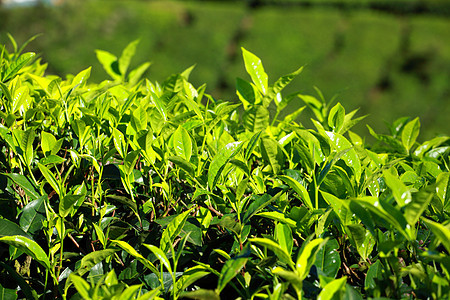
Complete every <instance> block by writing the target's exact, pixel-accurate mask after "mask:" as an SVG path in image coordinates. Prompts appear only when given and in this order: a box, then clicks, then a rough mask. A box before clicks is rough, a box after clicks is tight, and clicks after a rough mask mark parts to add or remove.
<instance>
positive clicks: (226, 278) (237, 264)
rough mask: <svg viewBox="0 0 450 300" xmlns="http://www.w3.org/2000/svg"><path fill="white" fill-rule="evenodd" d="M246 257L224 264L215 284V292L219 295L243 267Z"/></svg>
mask: <svg viewBox="0 0 450 300" xmlns="http://www.w3.org/2000/svg"><path fill="white" fill-rule="evenodd" d="M247 260H248V257H238V258H232V259H229V260H227V261H226V262H225V265H224V266H223V267H222V271H221V272H220V275H219V280H218V282H217V291H218V292H219V293H220V292H222V290H223V289H224V288H225V286H226V285H227V284H228V282H230V280H231V279H233V278H234V277H235V276H236V275H237V274H238V273H239V272H240V271H241V270H242V268H243V267H244V266H245V263H246V262H247Z"/></svg>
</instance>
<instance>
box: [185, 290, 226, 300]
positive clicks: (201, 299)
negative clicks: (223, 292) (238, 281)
mask: <svg viewBox="0 0 450 300" xmlns="http://www.w3.org/2000/svg"><path fill="white" fill-rule="evenodd" d="M181 297H184V298H189V299H196V300H220V297H219V295H218V294H217V293H216V292H215V291H213V290H206V289H198V290H195V291H192V292H183V293H181Z"/></svg>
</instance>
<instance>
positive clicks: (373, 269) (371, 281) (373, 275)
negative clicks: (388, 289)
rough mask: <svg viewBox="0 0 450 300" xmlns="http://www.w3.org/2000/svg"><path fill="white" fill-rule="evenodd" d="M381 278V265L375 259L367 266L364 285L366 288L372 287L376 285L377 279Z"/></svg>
mask: <svg viewBox="0 0 450 300" xmlns="http://www.w3.org/2000/svg"><path fill="white" fill-rule="evenodd" d="M382 278H383V265H382V264H381V262H380V261H379V260H377V261H376V262H375V263H374V264H373V265H371V266H370V267H369V271H367V275H366V279H365V281H364V286H365V288H366V289H374V288H376V287H377V286H378V281H379V280H381V279H382Z"/></svg>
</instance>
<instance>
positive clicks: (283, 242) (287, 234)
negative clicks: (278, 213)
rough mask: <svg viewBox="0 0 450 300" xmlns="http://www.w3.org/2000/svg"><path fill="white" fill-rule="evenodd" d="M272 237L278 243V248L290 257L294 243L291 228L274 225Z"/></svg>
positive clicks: (283, 225) (281, 224)
mask: <svg viewBox="0 0 450 300" xmlns="http://www.w3.org/2000/svg"><path fill="white" fill-rule="evenodd" d="M274 237H275V239H276V240H277V241H278V244H279V245H280V247H281V248H282V249H283V250H284V251H285V252H287V253H288V254H289V255H291V254H292V247H293V243H294V241H293V240H294V239H293V236H292V230H291V227H289V226H288V225H286V224H283V223H278V224H276V225H275V232H274Z"/></svg>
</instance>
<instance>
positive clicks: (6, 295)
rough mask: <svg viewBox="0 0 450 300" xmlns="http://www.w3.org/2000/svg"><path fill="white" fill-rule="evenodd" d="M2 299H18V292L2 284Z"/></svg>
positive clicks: (0, 296)
mask: <svg viewBox="0 0 450 300" xmlns="http://www.w3.org/2000/svg"><path fill="white" fill-rule="evenodd" d="M0 299H2V300H16V299H17V292H16V290H13V289H7V288H4V287H3V286H2V285H0Z"/></svg>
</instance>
